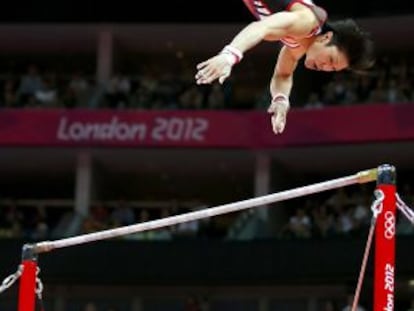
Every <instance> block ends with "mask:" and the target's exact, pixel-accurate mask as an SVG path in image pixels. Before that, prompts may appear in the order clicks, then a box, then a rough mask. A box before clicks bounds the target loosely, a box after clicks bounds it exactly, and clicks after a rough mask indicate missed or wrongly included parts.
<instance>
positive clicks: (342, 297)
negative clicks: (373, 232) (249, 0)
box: [0, 0, 414, 311]
mask: <svg viewBox="0 0 414 311" xmlns="http://www.w3.org/2000/svg"><path fill="white" fill-rule="evenodd" d="M317 3H318V4H320V5H321V6H323V7H325V8H326V9H327V10H328V12H329V14H330V18H331V19H337V18H343V17H352V18H355V19H356V20H357V21H358V22H359V23H360V24H361V25H362V26H363V27H364V28H366V29H368V30H369V31H370V32H372V34H373V37H374V39H375V41H376V44H377V50H378V61H377V64H376V66H375V68H374V70H373V71H372V72H371V73H369V74H367V75H362V76H361V75H360V76H358V75H354V74H349V73H336V74H328V73H320V72H309V71H306V70H304V69H303V66H302V65H300V66H299V68H298V70H297V72H296V74H295V84H294V89H293V91H292V96H291V105H292V107H293V108H292V110H291V112H290V113H289V116H288V123H287V128H286V130H285V132H284V134H283V135H280V136H274V135H273V134H272V132H271V126H270V119H269V116H268V115H267V114H266V108H267V106H268V105H269V92H268V83H269V79H270V77H271V74H272V72H273V68H274V63H275V60H276V57H277V53H278V51H279V48H280V45H279V44H278V43H262V44H260V45H259V46H258V47H257V48H255V49H253V50H251V51H249V52H248V53H246V55H245V58H244V59H243V61H242V62H241V63H240V64H238V65H237V66H236V67H235V68H234V71H233V74H232V76H231V78H230V79H229V80H228V81H227V82H226V83H225V84H224V85H218V84H213V85H211V86H196V85H195V83H194V75H195V72H196V70H195V66H196V64H197V63H199V62H201V61H203V60H205V59H206V58H208V57H211V56H213V55H214V54H216V53H217V52H219V51H220V50H221V49H222V47H223V46H224V45H225V44H227V43H228V42H229V41H230V40H231V39H232V38H233V36H234V35H235V34H236V33H237V32H238V31H239V30H240V29H241V28H242V27H243V26H245V25H246V24H247V23H249V22H251V21H252V18H251V16H250V15H249V12H248V10H247V9H246V8H245V7H244V5H243V3H242V1H240V0H225V1H219V0H213V1H208V2H204V3H203V2H196V3H194V2H191V1H188V0H185V1H184V0H170V1H160V2H156V1H153V2H152V1H145V2H143V1H135V2H131V1H126V0H118V1H116V2H113V1H110V2H106V3H103V2H98V1H92V0H83V1H78V0H73V1H70V2H68V1H60V2H57V1H52V0H47V1H37V2H27V1H24V2H6V3H3V5H2V10H1V11H0V21H1V22H0V109H1V110H0V146H1V149H0V173H1V174H0V176H1V178H0V279H3V277H6V276H7V275H9V274H10V273H12V272H14V271H15V270H16V267H17V266H18V264H19V262H20V255H21V247H22V245H23V244H24V243H31V242H35V241H43V240H50V239H52V240H54V239H59V238H64V237H70V236H75V235H78V234H81V233H89V232H95V231H99V230H104V229H110V228H116V227H119V226H124V225H130V224H133V223H137V222H144V221H148V220H153V219H158V218H161V217H167V216H171V215H177V214H181V213H186V212H190V211H195V210H201V209H204V208H208V207H212V206H216V205H220V204H224V203H230V202H235V201H239V200H244V199H248V198H251V197H254V196H259V195H264V194H267V193H272V192H277V191H281V190H286V189H291V188H293V187H298V186H304V185H308V184H311V183H314V182H320V181H325V180H329V179H331V178H337V177H342V176H347V175H351V174H354V173H356V172H358V171H360V170H364V169H368V168H371V167H377V166H378V165H381V164H383V163H390V164H393V165H395V166H396V167H397V173H398V177H397V181H398V183H397V186H398V191H399V193H400V195H401V196H402V198H403V199H404V200H405V201H406V203H407V204H408V205H410V206H413V205H414V204H413V203H414V194H413V186H414V181H413V172H414V167H413V157H414V122H413V115H414V105H413V102H414V88H413V85H414V84H413V82H414V62H413V59H412V53H413V50H414V43H413V38H414V6H413V5H412V4H411V3H410V2H408V1H403V0H394V1H392V2H390V1H382V0H377V1H370V0H366V1H363V2H362V1H361V2H358V3H355V2H354V1H345V0H338V1H334V2H333V1H317ZM374 189H375V184H368V185H361V186H352V187H348V188H346V189H339V190H336V191H328V192H325V193H320V194H317V195H312V196H308V197H303V198H298V199H294V200H290V201H287V202H281V203H277V204H272V205H269V206H264V207H258V208H254V209H251V210H247V211H243V212H237V213H231V214H228V215H223V216H220V217H215V218H211V219H205V220H202V221H195V222H191V223H184V224H181V225H177V226H174V227H168V228H163V229H160V230H157V231H151V232H145V233H141V234H134V235H130V236H125V237H123V238H118V239H113V240H108V241H102V242H96V243H92V244H88V245H83V246H78V247H73V248H68V249H62V250H57V251H54V252H51V253H47V254H43V255H41V256H40V258H39V264H40V267H41V269H42V270H41V275H40V276H41V278H42V281H43V283H44V285H45V289H44V293H43V296H44V300H45V301H44V303H45V311H164V310H168V311H180V310H184V311H285V310H289V311H296V310H298V311H299V310H300V311H303V310H306V311H332V310H334V311H335V310H348V309H345V308H346V306H347V305H348V304H349V297H350V295H352V293H353V292H354V290H355V287H356V282H357V278H358V273H359V269H360V265H361V261H362V255H363V251H364V246H365V242H366V238H367V234H368V226H369V223H370V218H371V212H370V204H371V202H372V200H373V190H374ZM413 229H414V227H413V226H412V225H411V224H410V223H409V222H408V221H407V220H406V219H405V218H404V217H399V218H398V222H397V260H396V308H395V310H398V311H409V310H413V308H414V265H413V264H412V258H413V251H412V245H413V242H414V230H413ZM372 285H373V262H372V255H371V257H370V261H369V263H368V271H367V276H366V278H365V282H364V286H363V289H362V294H361V302H360V304H361V306H362V307H363V308H364V309H365V310H369V309H371V308H372ZM17 287H18V286H14V287H12V288H11V289H9V290H8V291H6V292H5V293H3V294H1V295H0V310H1V311H12V310H16V305H17Z"/></svg>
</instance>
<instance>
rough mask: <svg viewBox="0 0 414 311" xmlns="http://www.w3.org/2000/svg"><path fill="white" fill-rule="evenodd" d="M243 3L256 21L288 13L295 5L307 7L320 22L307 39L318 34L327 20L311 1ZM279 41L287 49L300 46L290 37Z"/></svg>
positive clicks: (322, 10) (324, 14) (254, 1)
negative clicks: (278, 13) (284, 12)
mask: <svg viewBox="0 0 414 311" xmlns="http://www.w3.org/2000/svg"><path fill="white" fill-rule="evenodd" d="M243 2H244V4H245V5H246V6H247V8H248V9H249V10H250V12H251V13H252V14H253V15H254V16H255V17H256V18H257V19H264V18H266V17H267V16H269V15H272V14H274V13H277V12H282V11H289V10H290V9H291V7H292V6H293V5H294V4H295V3H300V4H303V5H305V6H307V7H308V8H309V9H311V10H312V11H313V12H314V14H315V16H316V17H317V18H318V20H319V22H320V23H319V25H318V27H316V28H314V29H312V31H310V33H309V35H308V37H312V36H316V35H318V34H320V33H321V31H322V27H323V25H324V23H325V22H326V19H327V14H326V11H325V10H324V9H323V8H321V7H319V6H317V5H315V4H314V3H313V1H312V0H243ZM280 41H281V42H283V44H285V45H286V46H288V47H289V48H296V47H299V46H300V44H299V42H297V40H295V39H294V38H291V37H284V38H282V39H281V40H280Z"/></svg>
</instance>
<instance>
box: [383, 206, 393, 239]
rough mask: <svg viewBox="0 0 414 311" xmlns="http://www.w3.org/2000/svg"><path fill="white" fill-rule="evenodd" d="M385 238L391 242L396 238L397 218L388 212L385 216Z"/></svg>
mask: <svg viewBox="0 0 414 311" xmlns="http://www.w3.org/2000/svg"><path fill="white" fill-rule="evenodd" d="M384 219H385V221H384V237H385V238H386V239H387V240H391V239H392V238H394V236H395V216H394V214H393V213H392V212H390V211H387V212H385V215H384Z"/></svg>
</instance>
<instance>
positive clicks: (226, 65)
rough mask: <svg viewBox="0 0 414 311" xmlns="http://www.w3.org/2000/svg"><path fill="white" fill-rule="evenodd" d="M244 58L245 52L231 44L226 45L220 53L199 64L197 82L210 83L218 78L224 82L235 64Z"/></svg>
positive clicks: (221, 82)
mask: <svg viewBox="0 0 414 311" xmlns="http://www.w3.org/2000/svg"><path fill="white" fill-rule="evenodd" d="M242 58H243V53H242V52H241V51H240V50H239V49H237V48H235V47H234V46H231V45H226V46H225V47H224V49H223V50H222V51H221V52H220V54H218V55H217V56H214V57H212V58H210V59H208V60H206V61H205V62H202V63H200V64H198V65H197V70H198V71H197V74H196V76H195V79H196V81H197V84H209V83H212V82H214V81H215V80H217V79H218V81H219V82H220V84H223V82H224V80H226V79H227V78H228V77H229V76H230V74H231V69H232V68H233V66H234V65H235V64H237V63H238V62H240V61H241V60H242Z"/></svg>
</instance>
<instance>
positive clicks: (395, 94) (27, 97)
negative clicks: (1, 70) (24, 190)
mask: <svg viewBox="0 0 414 311" xmlns="http://www.w3.org/2000/svg"><path fill="white" fill-rule="evenodd" d="M177 61H178V60H177ZM180 64H181V65H179V66H178V69H177V68H160V67H157V64H156V63H153V64H147V65H145V66H144V67H143V68H140V69H136V71H134V70H132V71H131V70H130V71H129V73H126V72H116V73H114V74H113V75H112V77H111V78H110V79H109V80H108V81H106V82H103V83H98V82H97V81H96V77H95V75H94V73H93V72H82V71H80V70H72V71H71V70H70V69H68V70H69V71H68V72H67V73H66V74H62V73H60V74H57V73H56V72H55V71H53V70H52V69H40V66H39V65H38V64H31V65H29V66H28V67H27V68H26V69H25V71H26V72H16V73H13V74H10V73H7V74H3V75H2V78H1V79H0V81H1V85H2V88H1V89H2V91H3V92H2V94H1V96H0V107H7V108H9V107H10V108H14V107H62V108H74V107H87V108H112V109H126V108H130V109H236V108H242V109H261V108H262V107H265V106H267V105H268V103H269V100H270V99H269V91H268V83H267V82H266V83H265V84H264V85H263V81H267V80H266V78H265V77H262V79H261V81H260V82H259V81H252V80H251V79H244V80H243V79H238V80H237V81H233V80H232V78H230V79H229V80H228V81H227V82H226V83H224V84H223V85H220V84H218V83H215V84H213V85H208V86H197V85H196V84H195V83H194V70H193V68H192V67H191V65H188V64H187V65H185V64H182V63H180ZM20 68H21V67H20ZM246 68H247V69H245V70H250V71H252V73H251V75H252V76H259V75H260V71H261V68H260V67H254V66H252V67H247V66H246ZM253 71H254V72H256V74H254V73H253ZM238 74H239V75H242V74H243V72H240V73H238V72H236V73H235V76H236V75H238ZM299 74H300V73H299ZM312 74H313V73H312ZM262 75H263V74H262ZM413 77H414V65H413V64H411V63H410V62H409V61H408V58H404V57H399V58H397V59H393V58H387V57H382V58H380V59H379V60H378V63H377V65H376V67H375V70H373V71H372V72H369V73H362V74H353V73H348V72H343V73H335V74H328V73H325V74H323V75H322V76H320V75H317V74H316V73H315V76H314V77H313V78H312V86H311V87H309V86H307V85H306V87H305V85H301V83H302V84H303V83H306V82H300V81H298V82H297V81H295V87H294V89H293V94H292V96H293V97H294V98H301V99H299V100H297V101H295V102H294V103H292V105H294V106H302V107H306V108H321V107H323V106H333V105H350V104H362V103H370V102H374V103H381V102H386V103H391V104H395V103H404V102H411V101H413V98H414V92H413V88H412V85H413V81H414V80H413ZM260 88H261V89H262V90H264V91H263V92H260V91H259V92H257V90H258V89H260ZM248 90H250V91H248ZM249 92H250V93H249ZM255 92H256V93H255ZM295 93H296V95H297V94H298V93H300V96H295ZM237 94H241V95H237ZM245 98H247V101H249V102H248V103H247V104H246V101H245V102H243V104H239V103H238V101H243V99H245Z"/></svg>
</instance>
